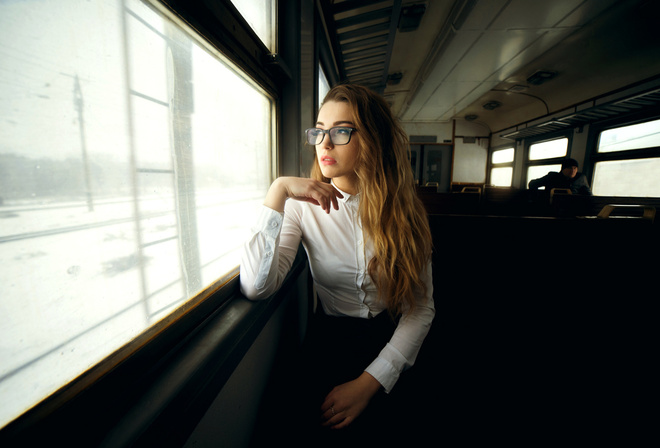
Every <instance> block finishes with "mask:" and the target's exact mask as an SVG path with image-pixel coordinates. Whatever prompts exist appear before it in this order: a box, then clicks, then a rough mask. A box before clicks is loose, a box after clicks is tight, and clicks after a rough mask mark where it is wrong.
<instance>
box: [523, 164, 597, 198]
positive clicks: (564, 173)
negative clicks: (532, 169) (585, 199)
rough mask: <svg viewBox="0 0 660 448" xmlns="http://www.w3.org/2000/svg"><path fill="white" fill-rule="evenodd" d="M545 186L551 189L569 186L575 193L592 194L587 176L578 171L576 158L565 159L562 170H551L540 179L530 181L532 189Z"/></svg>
mask: <svg viewBox="0 0 660 448" xmlns="http://www.w3.org/2000/svg"><path fill="white" fill-rule="evenodd" d="M539 187H545V189H546V190H548V191H550V190H551V189H553V188H569V189H570V190H571V193H573V194H588V195H590V194H591V190H590V189H589V182H588V181H587V176H585V175H584V174H582V173H578V163H577V161H576V160H575V159H565V160H564V161H563V162H562V164H561V171H560V172H558V173H557V172H555V171H551V172H549V173H548V174H546V175H545V176H543V177H541V178H540V179H533V180H531V181H530V182H529V189H530V190H538V189H539Z"/></svg>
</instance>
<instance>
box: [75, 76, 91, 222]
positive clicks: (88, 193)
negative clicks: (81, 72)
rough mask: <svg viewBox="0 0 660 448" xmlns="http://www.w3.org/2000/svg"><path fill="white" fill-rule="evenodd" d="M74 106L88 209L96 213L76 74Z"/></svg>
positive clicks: (81, 98)
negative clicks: (76, 114) (78, 129)
mask: <svg viewBox="0 0 660 448" xmlns="http://www.w3.org/2000/svg"><path fill="white" fill-rule="evenodd" d="M73 105H74V106H75V107H76V109H77V110H78V126H79V127H80V147H81V149H82V162H83V176H84V179H85V193H86V196H87V209H88V210H89V211H90V212H93V211H94V203H93V201H92V186H91V182H90V174H89V159H88V157H87V143H86V139H85V120H84V119H83V95H82V90H81V89H80V80H79V79H78V75H77V74H76V75H75V76H74V78H73Z"/></svg>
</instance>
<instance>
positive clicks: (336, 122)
mask: <svg viewBox="0 0 660 448" xmlns="http://www.w3.org/2000/svg"><path fill="white" fill-rule="evenodd" d="M340 124H348V125H350V126H354V124H353V122H352V121H349V120H342V121H335V122H334V123H333V124H332V125H333V126H339V125H340ZM316 125H317V126H319V125H320V126H323V122H322V121H317V122H316Z"/></svg>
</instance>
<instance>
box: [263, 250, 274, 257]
mask: <svg viewBox="0 0 660 448" xmlns="http://www.w3.org/2000/svg"><path fill="white" fill-rule="evenodd" d="M264 255H265V256H267V257H272V256H273V253H272V252H271V251H268V252H266V253H265V254H264Z"/></svg>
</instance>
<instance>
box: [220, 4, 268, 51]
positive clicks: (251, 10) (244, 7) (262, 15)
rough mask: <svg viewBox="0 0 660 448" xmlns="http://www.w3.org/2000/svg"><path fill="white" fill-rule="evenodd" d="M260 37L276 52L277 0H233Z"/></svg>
mask: <svg viewBox="0 0 660 448" xmlns="http://www.w3.org/2000/svg"><path fill="white" fill-rule="evenodd" d="M231 2H232V3H233V4H234V6H235V7H236V9H238V11H239V12H240V13H241V15H242V16H243V18H244V19H245V20H246V21H247V23H248V24H249V25H250V27H251V28H252V30H253V31H254V32H255V33H256V35H257V36H259V39H261V41H262V42H263V44H264V45H265V46H266V48H268V49H269V50H270V51H271V52H272V53H275V52H276V48H275V42H276V39H275V33H276V31H277V30H276V27H275V24H276V20H275V16H276V12H275V9H276V7H277V1H276V0H231Z"/></svg>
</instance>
